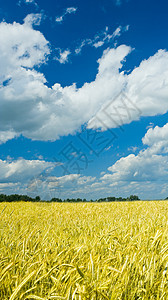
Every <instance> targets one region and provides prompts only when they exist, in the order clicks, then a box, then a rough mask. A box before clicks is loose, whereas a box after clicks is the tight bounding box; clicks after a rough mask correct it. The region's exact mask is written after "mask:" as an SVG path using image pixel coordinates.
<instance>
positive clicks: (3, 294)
mask: <svg viewBox="0 0 168 300" xmlns="http://www.w3.org/2000/svg"><path fill="white" fill-rule="evenodd" d="M167 267H168V202H166V201H150V202H148V201H144V202H140V201H137V202H126V203H123V202H117V203H116V202H115V203H29V202H26V203H24V202H18V203H0V299H1V300H6V299H9V300H14V299H22V300H25V299H37V300H42V299H45V300H49V299H66V300H68V299H75V300H78V299H79V300H80V299H91V300H93V299H115V300H117V299H135V300H137V299H168V275H167Z"/></svg>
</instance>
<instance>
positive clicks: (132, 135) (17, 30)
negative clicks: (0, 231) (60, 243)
mask: <svg viewBox="0 0 168 300" xmlns="http://www.w3.org/2000/svg"><path fill="white" fill-rule="evenodd" d="M167 9H168V4H167V1H165V0H164V1H160V2H158V1H133V0H120V1H119V0H99V1H98V0H97V1H77V0H74V1H69V0H67V1H53V0H48V1H38V0H37V1H35V0H18V1H11V0H6V1H5V2H3V3H1V5H0V70H1V72H0V193H6V194H11V193H22V194H28V195H30V196H32V197H34V196H36V195H40V196H41V198H42V199H46V200H48V199H51V198H52V197H61V198H62V199H65V198H72V197H74V198H78V197H80V198H87V199H88V200H89V199H96V198H100V197H107V196H117V197H119V196H122V197H127V196H129V195H130V194H137V195H139V197H140V198H141V199H163V198H165V197H167V196H168V187H167V180H168V123H167V117H168V51H167V50H168V34H167V28H168V19H167Z"/></svg>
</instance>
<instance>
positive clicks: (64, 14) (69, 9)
mask: <svg viewBox="0 0 168 300" xmlns="http://www.w3.org/2000/svg"><path fill="white" fill-rule="evenodd" d="M76 11H77V7H68V8H66V10H65V12H64V13H63V14H62V16H59V17H56V18H55V21H56V22H57V23H61V22H62V21H63V19H64V17H65V16H66V15H67V14H72V13H75V12H76Z"/></svg>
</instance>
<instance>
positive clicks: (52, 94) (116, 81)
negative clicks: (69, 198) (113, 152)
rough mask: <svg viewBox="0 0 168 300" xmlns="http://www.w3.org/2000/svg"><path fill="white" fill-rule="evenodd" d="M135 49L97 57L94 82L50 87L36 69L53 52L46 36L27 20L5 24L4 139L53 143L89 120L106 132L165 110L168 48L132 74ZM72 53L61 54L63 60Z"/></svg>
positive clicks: (0, 88) (0, 108) (1, 36)
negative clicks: (129, 60) (129, 65)
mask: <svg viewBox="0 0 168 300" xmlns="http://www.w3.org/2000/svg"><path fill="white" fill-rule="evenodd" d="M36 17H37V16H36ZM36 17H35V19H36ZM31 18H32V17H30V15H29V16H27V20H29V19H31ZM33 18H34V16H33ZM25 20H26V19H25ZM33 22H34V21H33ZM30 23H31V22H30ZM31 25H32V23H31ZM66 51H68V50H66ZM131 51H132V49H131V47H130V46H126V45H121V46H119V47H117V48H112V49H110V48H108V49H106V50H105V51H104V52H103V55H102V57H101V58H100V59H99V60H98V71H97V75H96V78H95V80H93V81H92V82H90V83H87V82H86V83H85V84H84V85H83V86H82V87H81V88H77V87H76V85H75V84H73V85H71V86H66V87H64V88H63V87H62V86H61V85H60V84H58V83H55V84H54V85H53V87H52V88H49V87H48V86H47V84H46V79H45V76H44V75H43V74H42V73H40V72H38V71H37V66H39V65H40V64H42V63H46V61H47V58H48V55H49V54H50V47H49V43H48V41H47V40H46V39H45V37H44V36H43V34H42V33H41V32H40V31H37V30H35V29H33V28H32V26H28V25H27V22H25V23H24V24H22V25H21V24H18V23H15V22H14V23H13V24H7V23H5V22H2V23H0V71H1V72H0V99H1V101H0V141H1V143H2V142H5V141H7V139H11V138H12V137H15V136H19V135H20V134H22V135H24V136H25V137H27V138H30V139H32V140H53V141H54V140H56V139H58V138H59V137H60V136H65V135H68V134H74V133H75V132H76V131H77V130H79V129H80V127H81V125H82V124H85V123H88V128H90V129H92V128H94V129H96V128H101V130H107V129H108V128H114V127H119V126H122V124H126V123H130V122H132V121H133V120H138V119H139V118H140V116H154V115H157V114H162V113H165V112H166V111H167V110H168V101H167V95H168V52H167V51H166V50H159V51H158V52H157V53H156V54H155V55H154V56H152V57H150V58H149V59H147V60H144V61H143V62H142V63H141V64H140V66H139V67H137V68H136V69H134V70H133V71H132V72H131V73H130V74H129V75H128V74H127V73H126V72H124V70H123V66H124V62H125V60H126V57H127V56H128V54H130V53H131ZM68 55H69V53H68V52H61V57H60V58H59V59H60V60H61V62H62V63H63V62H65V61H66V60H67V59H68ZM121 91H122V93H121ZM88 108H89V109H88Z"/></svg>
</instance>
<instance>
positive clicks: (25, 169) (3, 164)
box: [0, 158, 55, 183]
mask: <svg viewBox="0 0 168 300" xmlns="http://www.w3.org/2000/svg"><path fill="white" fill-rule="evenodd" d="M54 167H55V164H54V163H53V162H46V161H44V160H25V159H23V158H21V159H18V160H16V161H7V160H1V159H0V182H1V183H8V182H13V183H15V182H22V183H23V182H25V181H27V180H29V179H30V178H34V177H36V176H37V175H39V174H40V173H41V172H43V171H49V170H52V169H53V168H54Z"/></svg>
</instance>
